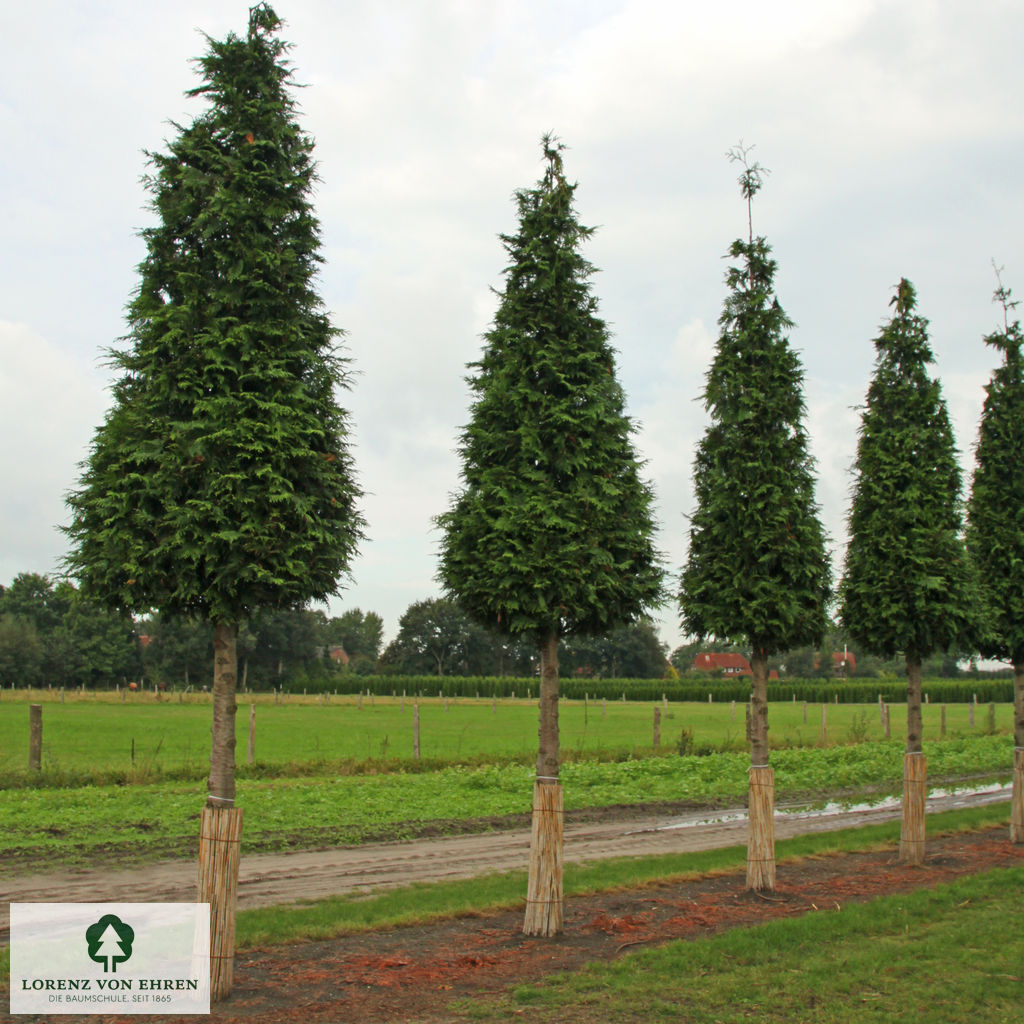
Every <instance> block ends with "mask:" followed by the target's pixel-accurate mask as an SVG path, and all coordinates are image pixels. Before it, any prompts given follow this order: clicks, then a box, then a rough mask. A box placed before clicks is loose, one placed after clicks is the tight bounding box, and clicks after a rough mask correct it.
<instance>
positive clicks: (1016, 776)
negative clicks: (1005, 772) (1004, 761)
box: [1010, 747, 1024, 843]
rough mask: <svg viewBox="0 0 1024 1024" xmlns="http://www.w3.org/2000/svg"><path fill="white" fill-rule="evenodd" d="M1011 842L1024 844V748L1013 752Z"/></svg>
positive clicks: (1018, 748)
mask: <svg viewBox="0 0 1024 1024" xmlns="http://www.w3.org/2000/svg"><path fill="white" fill-rule="evenodd" d="M1010 842H1011V843H1024V747H1017V749H1016V750H1014V752H1013V800H1012V802H1011V804H1010Z"/></svg>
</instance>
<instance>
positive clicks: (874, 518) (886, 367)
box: [841, 278, 976, 661]
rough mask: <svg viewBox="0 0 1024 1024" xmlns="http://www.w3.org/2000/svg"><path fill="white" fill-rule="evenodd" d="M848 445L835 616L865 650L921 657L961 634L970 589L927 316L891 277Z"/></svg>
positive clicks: (968, 628) (965, 630) (965, 629)
mask: <svg viewBox="0 0 1024 1024" xmlns="http://www.w3.org/2000/svg"><path fill="white" fill-rule="evenodd" d="M890 304H895V306H896V310H895V312H894V314H893V316H892V319H891V320H890V321H889V323H888V324H886V325H885V327H884V328H883V329H882V333H881V334H880V335H879V336H878V338H877V339H876V341H875V348H876V349H877V353H878V355H877V359H876V362H875V372H874V376H873V378H872V380H871V384H870V386H869V388H868V394H867V403H866V405H865V407H864V411H863V415H862V419H861V426H860V437H859V440H858V444H857V459H856V465H855V472H856V480H855V483H854V491H853V502H852V506H851V510H850V517H849V524H850V543H849V547H848V548H847V552H846V569H845V576H844V579H843V583H842V595H841V596H842V610H841V616H842V620H843V625H844V627H845V628H846V630H847V632H848V633H849V635H850V637H851V639H852V640H854V641H855V642H857V643H858V644H860V645H862V646H864V647H866V648H868V649H869V650H870V651H872V652H874V653H876V654H880V655H883V656H885V657H893V656H894V655H895V654H896V653H897V652H898V651H903V652H905V654H906V657H907V658H908V660H916V661H922V660H923V659H924V658H926V657H927V656H928V655H930V654H932V653H933V652H934V651H942V650H946V649H948V648H950V647H951V646H954V645H956V644H958V643H961V642H969V639H970V636H971V632H972V616H971V609H972V608H973V607H974V602H975V599H976V593H975V591H974V588H973V583H972V575H971V572H970V567H969V565H968V562H967V558H966V552H965V548H964V543H963V539H962V536H961V531H962V522H961V506H960V468H959V465H958V463H957V458H956V450H955V447H954V443H953V431H952V428H951V426H950V422H949V415H948V413H947V410H946V403H945V401H944V400H943V398H942V393H941V388H940V386H939V383H938V381H935V380H932V379H930V378H929V376H928V372H927V370H926V367H927V364H928V363H930V362H932V359H933V357H932V352H931V348H930V346H929V344H928V334H927V326H928V322H927V320H925V319H924V318H923V317H921V316H919V315H918V314H917V313H915V311H914V310H915V306H916V297H915V293H914V288H913V286H912V285H911V284H910V282H909V281H907V280H906V279H905V278H904V279H903V280H901V281H900V283H899V286H898V288H897V292H896V295H895V297H894V298H893V300H892V303H890Z"/></svg>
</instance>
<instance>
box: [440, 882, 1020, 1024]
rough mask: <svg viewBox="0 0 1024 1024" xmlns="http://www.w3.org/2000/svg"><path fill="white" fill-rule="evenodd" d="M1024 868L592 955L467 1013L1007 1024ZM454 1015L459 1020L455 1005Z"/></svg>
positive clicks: (1014, 989)
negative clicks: (599, 958)
mask: <svg viewBox="0 0 1024 1024" xmlns="http://www.w3.org/2000/svg"><path fill="white" fill-rule="evenodd" d="M1022 883H1024V868H1009V869H1000V870H995V871H990V872H987V873H985V874H982V875H978V876H975V877H972V878H967V879H962V880H960V881H957V882H953V883H950V884H947V885H942V886H939V887H937V888H935V889H931V890H927V889H925V890H918V891H916V892H912V893H901V894H898V895H894V896H885V897H881V898H879V899H876V900H872V901H871V902H870V903H865V904H860V905H853V906H846V907H843V908H842V909H841V910H839V911H836V910H835V909H830V910H827V911H822V912H819V913H812V914H807V915H804V916H802V917H799V918H791V919H785V920H777V921H772V922H770V923H768V924H764V925H761V926H758V927H754V928H737V929H732V930H730V931H727V932H724V933H722V934H721V935H717V936H714V937H711V938H707V939H699V940H696V941H692V942H673V943H670V944H668V945H666V946H663V947H660V948H658V949H653V950H648V951H644V952H641V953H636V954H634V955H631V956H630V955H627V956H625V957H623V958H622V959H621V960H617V961H615V962H612V963H609V964H596V965H592V966H590V967H588V968H586V969H584V970H582V971H580V972H577V973H574V974H565V975H559V976H557V977H554V978H551V979H549V980H548V981H545V982H543V983H541V984H534V985H524V986H520V987H519V988H517V989H515V990H514V991H513V992H512V993H511V995H510V996H508V997H507V998H505V999H502V1000H495V1001H483V1000H476V1001H473V1002H472V1003H470V1004H469V1005H467V1006H465V1007H464V1008H463V1013H464V1017H462V1018H461V1019H465V1020H474V1021H481V1022H486V1021H498V1020H502V1021H505V1020H509V1019H513V1018H514V1017H515V1016H516V1015H518V1014H520V1013H522V1012H523V1011H524V1010H526V1011H527V1012H528V1014H529V1019H530V1020H532V1021H538V1022H544V1021H558V1022H559V1024H575V1022H583V1021H592V1020H595V1019H600V1020H602V1021H608V1022H609V1024H612V1022H615V1024H632V1022H644V1024H647V1022H649V1021H656V1020H685V1021H687V1022H688V1024H739V1022H743V1024H750V1022H772V1024H775V1022H777V1021H812V1020H813V1021H815V1022H821V1024H854V1022H856V1024H865V1022H872V1021H879V1022H885V1024H889V1022H904V1021H905V1022H907V1024H910V1022H913V1024H917V1022H919V1021H921V1020H935V1021H943V1022H944V1024H961V1022H962V1024H997V1022H999V1024H1002V1022H1009V1021H1015V1020H1017V1019H1019V1015H1020V987H1021V982H1022V975H1021V967H1020V964H1021V956H1022V955H1024V939H1022V938H1021V937H1020V935H1018V934H1017V933H1016V932H1015V931H1014V930H1013V929H1007V927H1006V922H1007V921H1012V920H1014V919H1015V918H1016V917H1017V916H1018V915H1019V914H1020V913H1021V911H1022V910H1024V884H1022ZM453 1019H457V1018H455V1016H454V1014H453Z"/></svg>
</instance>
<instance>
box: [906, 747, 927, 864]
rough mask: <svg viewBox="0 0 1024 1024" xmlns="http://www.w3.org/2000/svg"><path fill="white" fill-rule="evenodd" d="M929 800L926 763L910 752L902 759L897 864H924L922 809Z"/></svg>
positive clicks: (919, 756) (916, 754)
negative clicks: (900, 819)
mask: <svg viewBox="0 0 1024 1024" xmlns="http://www.w3.org/2000/svg"><path fill="white" fill-rule="evenodd" d="M927 799H928V759H927V758H926V757H925V756H924V754H921V753H917V752H913V753H906V754H904V755H903V826H902V828H901V830H900V861H901V862H902V863H904V864H923V863H924V839H925V827H924V808H925V801H926V800H927Z"/></svg>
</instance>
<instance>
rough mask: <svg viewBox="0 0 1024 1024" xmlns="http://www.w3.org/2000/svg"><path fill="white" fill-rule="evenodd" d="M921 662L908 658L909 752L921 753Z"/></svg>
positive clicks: (922, 728) (922, 729)
mask: <svg viewBox="0 0 1024 1024" xmlns="http://www.w3.org/2000/svg"><path fill="white" fill-rule="evenodd" d="M923 733H924V727H923V725H922V724H921V662H920V661H919V660H914V659H911V658H907V753H908V754H920V753H921V737H922V735H923Z"/></svg>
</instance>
